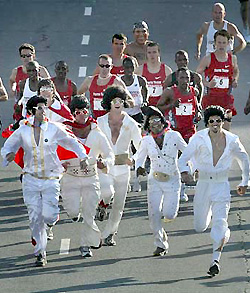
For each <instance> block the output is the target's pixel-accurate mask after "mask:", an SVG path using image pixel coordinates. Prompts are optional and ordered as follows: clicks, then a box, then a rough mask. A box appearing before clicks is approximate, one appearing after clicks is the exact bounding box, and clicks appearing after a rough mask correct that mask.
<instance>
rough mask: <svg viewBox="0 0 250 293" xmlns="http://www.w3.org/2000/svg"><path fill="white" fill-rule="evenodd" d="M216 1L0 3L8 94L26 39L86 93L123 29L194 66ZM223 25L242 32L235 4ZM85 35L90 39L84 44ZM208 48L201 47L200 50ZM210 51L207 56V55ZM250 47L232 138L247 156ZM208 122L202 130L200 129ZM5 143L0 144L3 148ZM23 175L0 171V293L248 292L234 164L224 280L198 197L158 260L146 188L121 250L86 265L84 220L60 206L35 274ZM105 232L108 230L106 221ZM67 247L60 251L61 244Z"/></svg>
mask: <svg viewBox="0 0 250 293" xmlns="http://www.w3.org/2000/svg"><path fill="white" fill-rule="evenodd" d="M213 3H214V1H210V0H207V1H199V0H190V1H182V0H178V1H174V0H155V1H149V0H137V1H132V0H127V1H123V0H119V1H115V0H105V1H104V0H103V1H101V0H96V1H90V0H89V1H80V0H74V1H69V0H53V1H49V0H43V1H41V0H33V1H28V0H19V1H17V0H16V1H15V0H10V1H6V0H0V15H1V22H2V26H1V28H0V47H1V53H0V68H1V71H0V75H1V77H2V79H3V81H4V84H5V85H6V87H8V78H9V76H10V73H11V70H12V69H13V68H14V67H16V66H17V65H19V64H20V60H19V57H18V52H17V49H18V47H19V45H20V44H21V43H23V42H30V43H32V44H34V45H35V46H36V48H37V59H38V61H39V62H40V63H41V64H42V65H45V66H46V67H47V68H48V70H49V71H50V73H51V75H53V68H54V65H55V62H56V61H58V60H66V61H67V63H68V64H69V67H70V73H69V77H70V78H71V79H72V80H74V81H75V82H76V83H77V85H78V86H80V84H81V82H82V80H83V79H84V76H82V75H84V73H85V71H86V74H87V75H91V74H92V72H93V70H94V68H95V65H96V60H97V56H98V55H99V54H100V53H108V52H110V42H111V37H112V35H113V34H114V33H117V32H123V33H125V34H126V35H127V36H128V38H129V40H130V41H131V40H132V24H133V23H134V22H136V21H138V20H141V19H144V20H146V21H147V23H148V25H149V28H150V39H152V40H155V41H158V42H159V43H160V44H161V52H162V61H163V62H165V63H166V64H168V65H169V66H170V67H172V68H173V69H174V70H175V64H174V53H175V52H176V51H177V50H179V49H184V50H187V51H188V52H189V55H190V68H191V69H193V70H194V69H195V68H196V67H197V64H198V63H197V61H196V60H194V58H193V56H194V54H195V32H196V31H197V30H198V28H199V26H200V25H201V23H202V22H203V21H206V20H209V19H210V13H211V7H212V4H213ZM224 4H225V6H226V9H227V19H228V20H230V21H231V22H233V23H235V24H237V25H238V27H239V28H240V29H241V28H242V22H241V18H240V10H239V9H240V4H239V1H230V0H228V1H224ZM88 36H89V37H88ZM203 49H204V47H203ZM203 52H204V51H203ZM249 53H250V46H248V47H247V48H246V49H245V50H244V51H243V52H242V53H240V54H239V55H238V63H239V67H240V72H241V74H240V81H239V87H238V88H237V89H236V90H235V91H234V95H235V99H236V108H237V111H238V115H237V116H236V117H235V119H234V122H233V132H235V133H236V134H238V135H239V136H240V138H241V141H242V143H243V144H244V146H245V147H246V149H247V151H248V152H250V136H249V135H248V132H249V119H250V117H248V116H245V115H244V114H243V108H244V105H245V102H246V100H247V96H248V92H249V88H250V78H249ZM13 103H14V101H13V99H10V100H9V101H7V102H4V103H1V104H0V106H1V108H0V113H1V116H2V121H3V124H4V127H6V126H7V125H8V124H9V123H10V122H12V120H11V116H12V107H13ZM202 127H203V126H202V124H201V126H200V128H202ZM2 144H3V139H0V146H2ZM19 175H20V169H19V168H18V167H17V166H15V165H14V164H11V165H10V166H9V167H8V168H3V167H1V168H0V292H1V293H2V292H3V293H5V292H18V293H19V292H22V293H26V292H27V293H28V292H33V293H38V292H39V293H52V292H58V293H59V292H60V293H63V292H85V291H89V292H100V293H102V292H109V293H113V292H115V293H116V292H119V293H123V292H126V293H129V292H150V293H151V292H155V293H158V292H168V293H172V292H175V293H176V292H177V293H191V292H192V293H193V292H197V293H200V292H202V293H207V292H216V293H217V292H219V293H220V292H232V293H243V292H244V293H247V292H250V284H249V281H250V278H249V274H250V273H249V272H250V265H249V250H250V232H249V228H250V213H249V209H250V194H249V192H247V194H246V195H245V196H244V197H239V196H236V193H235V186H236V185H237V184H238V183H239V181H240V172H239V168H238V166H237V165H236V164H234V165H233V167H232V171H231V173H230V183H231V187H232V195H233V197H232V205H231V210H230V214H229V225H230V229H231V239H230V242H229V243H228V244H227V246H226V247H225V249H224V252H223V255H222V259H221V268H222V269H221V273H220V275H219V276H217V277H215V278H212V279H211V278H208V277H207V275H206V272H207V269H208V267H209V265H210V262H211V253H212V245H211V239H210V236H209V232H210V230H209V229H208V231H207V232H205V233H202V234H197V233H195V231H194V230H193V210H192V201H193V190H189V194H190V197H189V199H190V200H189V202H188V203H182V204H181V205H180V212H179V215H178V217H177V219H176V220H175V221H173V222H172V223H170V224H164V228H165V229H166V231H167V232H168V235H169V244H170V250H169V253H168V254H167V255H166V256H165V257H156V258H155V257H152V252H153V250H154V246H153V237H152V234H151V231H150V228H149V221H148V217H147V200H146V182H145V179H144V181H143V182H142V187H143V188H142V191H141V192H139V193H133V192H131V193H129V194H128V198H127V203H126V209H125V212H124V216H123V219H122V221H121V224H120V228H119V232H118V235H117V237H116V241H117V246H116V247H102V248H101V249H100V250H96V251H93V253H94V256H93V257H92V258H91V259H82V258H81V257H80V253H79V250H78V247H79V228H80V225H81V223H77V224H72V223H70V221H69V220H68V218H67V215H66V213H65V211H64V210H63V207H62V203H60V204H61V219H60V221H59V223H58V224H57V225H56V227H55V228H54V234H55V237H54V240H53V241H50V242H49V243H48V264H47V266H46V267H45V268H36V267H34V261H35V259H34V257H33V255H32V246H31V244H30V232H29V228H28V217H27V211H26V208H25V206H24V204H23V199H22V191H21V184H20V182H19ZM98 224H99V225H100V228H101V229H103V226H104V224H105V223H103V222H102V223H100V222H98ZM65 242H66V243H69V250H68V251H62V243H65Z"/></svg>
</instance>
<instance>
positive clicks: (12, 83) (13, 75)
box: [9, 68, 17, 97]
mask: <svg viewBox="0 0 250 293" xmlns="http://www.w3.org/2000/svg"><path fill="white" fill-rule="evenodd" d="M16 75H17V68H14V69H13V70H12V72H11V76H10V78H9V86H10V95H11V97H14V95H15V93H16Z"/></svg>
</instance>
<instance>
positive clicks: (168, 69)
mask: <svg viewBox="0 0 250 293" xmlns="http://www.w3.org/2000/svg"><path fill="white" fill-rule="evenodd" d="M171 73H172V69H171V68H170V67H169V66H167V65H166V64H165V74H166V76H169V75H170V74H171Z"/></svg>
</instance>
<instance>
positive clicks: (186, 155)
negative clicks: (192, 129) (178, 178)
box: [178, 138, 197, 172]
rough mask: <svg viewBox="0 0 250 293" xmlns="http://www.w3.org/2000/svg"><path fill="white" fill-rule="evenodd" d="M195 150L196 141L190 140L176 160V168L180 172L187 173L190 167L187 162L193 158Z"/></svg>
mask: <svg viewBox="0 0 250 293" xmlns="http://www.w3.org/2000/svg"><path fill="white" fill-rule="evenodd" d="M196 149H197V140H196V139H195V138H193V139H191V140H190V141H189V143H188V145H187V146H186V148H185V149H184V150H183V152H182V154H181V156H180V158H179V160H178V167H179V170H180V172H189V171H190V167H189V164H188V162H189V161H190V160H191V158H192V157H193V156H194V154H195V152H196Z"/></svg>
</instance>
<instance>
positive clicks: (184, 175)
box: [181, 171, 194, 183]
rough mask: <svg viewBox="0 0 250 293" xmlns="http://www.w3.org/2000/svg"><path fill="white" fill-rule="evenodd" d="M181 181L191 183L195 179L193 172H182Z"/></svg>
mask: <svg viewBox="0 0 250 293" xmlns="http://www.w3.org/2000/svg"><path fill="white" fill-rule="evenodd" d="M181 181H182V182H183V183H191V182H193V181H194V178H193V176H192V175H191V174H189V173H188V172H186V171H185V172H181Z"/></svg>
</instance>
